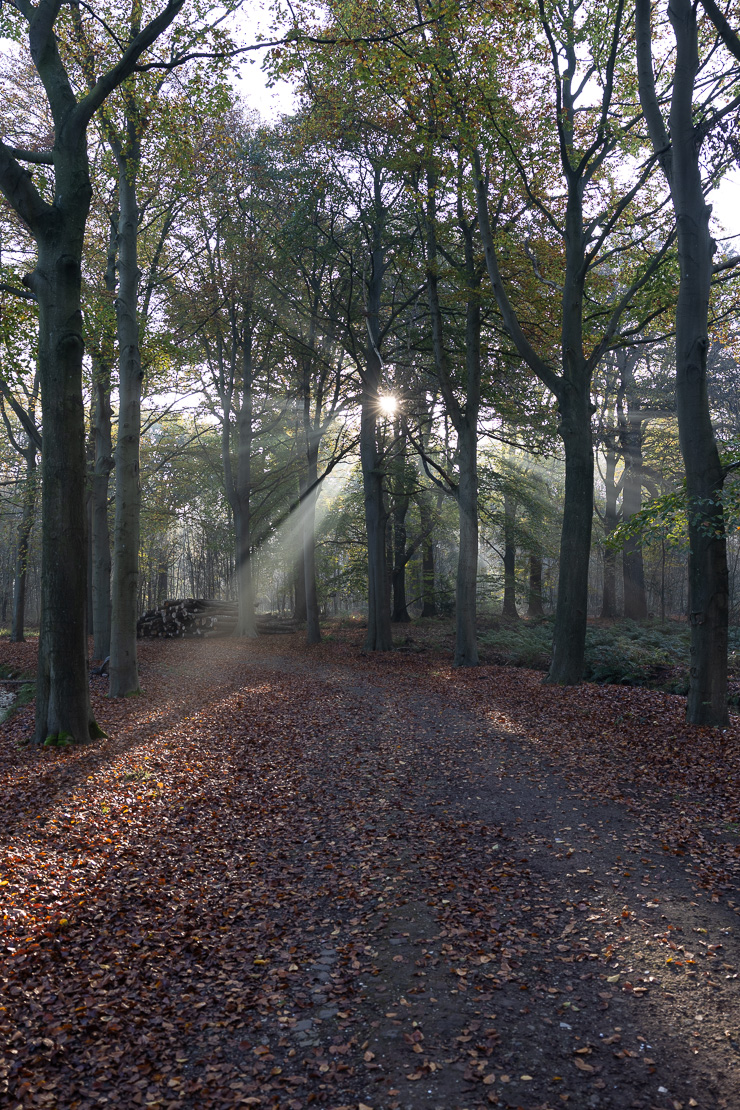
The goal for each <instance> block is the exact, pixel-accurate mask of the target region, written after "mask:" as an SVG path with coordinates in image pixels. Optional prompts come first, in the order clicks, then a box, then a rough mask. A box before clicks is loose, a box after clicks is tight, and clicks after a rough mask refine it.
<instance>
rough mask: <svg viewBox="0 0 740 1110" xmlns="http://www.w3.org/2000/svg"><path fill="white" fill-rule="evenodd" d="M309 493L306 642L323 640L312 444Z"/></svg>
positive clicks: (306, 507) (304, 515) (315, 460)
mask: <svg viewBox="0 0 740 1110" xmlns="http://www.w3.org/2000/svg"><path fill="white" fill-rule="evenodd" d="M307 459H308V473H307V493H306V496H305V499H304V502H303V508H302V525H303V571H304V575H305V591H306V643H308V644H318V643H320V642H321V625H320V623H319V593H318V588H317V585H316V500H317V498H318V495H319V491H318V487H317V479H318V446H317V445H316V446H315V447H314V446H313V445H311V446H310V447H309V450H308V454H307Z"/></svg>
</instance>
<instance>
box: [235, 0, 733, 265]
mask: <svg viewBox="0 0 740 1110" xmlns="http://www.w3.org/2000/svg"><path fill="white" fill-rule="evenodd" d="M268 19H269V16H268V8H267V4H266V3H264V0H257V2H254V3H252V4H251V5H250V9H249V15H246V14H244V15H242V16H241V18H240V23H241V29H242V33H243V36H244V42H245V44H246V43H251V42H255V41H256V36H257V32H258V31H260V30H261V31H262V32H263V33H267V32H268V28H269V22H268ZM247 57H248V59H249V60H248V61H246V62H244V64H243V65H242V66H241V76H240V79H239V80H238V81H237V87H238V89H239V90H240V92H241V93H242V95H243V96H244V98H245V99H246V101H247V104H248V106H249V107H250V108H253V109H255V110H256V111H258V112H259V114H260V115H261V116H262V118H263V119H265V120H267V121H269V120H273V119H275V118H276V117H278V116H279V115H281V114H282V113H286V114H287V113H290V112H291V111H292V110H293V108H294V99H293V94H292V92H291V88H290V85H289V84H288V83H287V82H285V81H283V82H281V83H280V84H279V85H278V86H276V87H275V88H274V89H268V88H267V80H266V77H265V74H264V73H263V72H262V68H261V63H262V57H263V52H262V51H255V52H254V53H253V54H250V55H247ZM709 202H710V204H711V205H712V209H713V213H714V215H715V216H716V217H717V219H718V220H719V221H720V222H721V223H722V224H723V226H724V228H725V229H726V233H727V234H732V235H734V236H738V238H737V239H736V240H735V241H734V242H731V243H730V242H728V243H725V244H723V246H724V247H725V249H726V248H728V247H732V249H734V250H740V169H738V170H736V171H735V172H733V173H729V174H727V176H726V177H725V179H724V181H723V182H722V185H721V186H720V188H719V189H715V190H714V192H713V193H711V194H710V196H709Z"/></svg>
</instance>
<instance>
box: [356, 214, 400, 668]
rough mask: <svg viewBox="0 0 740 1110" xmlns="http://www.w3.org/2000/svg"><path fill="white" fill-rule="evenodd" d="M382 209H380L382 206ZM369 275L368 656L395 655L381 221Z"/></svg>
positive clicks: (365, 428) (363, 433)
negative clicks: (381, 428) (383, 413)
mask: <svg viewBox="0 0 740 1110" xmlns="http://www.w3.org/2000/svg"><path fill="white" fill-rule="evenodd" d="M378 208H380V206H379V205H378ZM373 234H374V239H373V244H372V248H373V249H372V254H371V264H372V267H371V274H370V278H369V280H368V283H367V290H366V296H367V332H368V342H367V347H366V357H365V366H364V370H363V375H362V402H361V412H360V464H361V467H362V488H363V495H364V501H365V529H366V532H367V577H368V613H367V636H366V638H365V649H366V651H391V650H392V648H393V635H392V632H391V614H390V606H389V604H388V565H387V554H386V543H385V530H386V524H387V521H388V512H387V509H386V506H385V496H384V489H383V482H384V478H385V470H384V462H383V458H382V454H381V451H380V449H379V445H378V427H377V424H378V391H379V389H380V380H381V375H382V370H383V364H382V361H381V358H380V350H379V346H378V345H379V343H380V297H381V290H382V287H383V275H384V273H385V263H384V259H383V249H382V240H381V223H380V218H379V217H378V220H377V223H376V226H375V228H374V232H373Z"/></svg>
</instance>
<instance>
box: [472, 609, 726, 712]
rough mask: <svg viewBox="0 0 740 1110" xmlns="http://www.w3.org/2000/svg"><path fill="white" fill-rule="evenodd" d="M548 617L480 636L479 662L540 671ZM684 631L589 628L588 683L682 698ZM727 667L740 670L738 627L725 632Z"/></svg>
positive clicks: (548, 637) (652, 624)
mask: <svg viewBox="0 0 740 1110" xmlns="http://www.w3.org/2000/svg"><path fill="white" fill-rule="evenodd" d="M552 629H553V621H552V619H545V620H542V621H538V622H537V623H534V622H532V623H525V622H521V623H520V624H516V625H509V626H504V625H501V626H499V627H494V628H492V629H490V630H488V631H486V632H483V633H481V636H480V642H481V645H482V647H483V650H484V653H485V658H486V659H488V660H490V661H491V662H498V663H504V664H507V665H509V666H518V667H531V668H533V669H534V670H546V669H547V667H548V665H549V661H550V648H551V644H552ZM688 666H689V629H688V628H687V627H686V626H685V625H681V624H677V623H674V622H670V623H666V624H661V623H660V622H659V621H645V622H643V623H638V622H637V621H632V620H622V621H615V622H614V623H613V624H610V625H589V628H588V630H587V632H586V667H585V674H584V677H585V679H586V681H588V682H598V683H602V684H616V685H623V686H651V687H659V688H661V689H664V690H667V691H669V692H670V693H675V694H685V693H686V691H687V688H688ZM730 668H731V670H735V669H737V668H740V629H732V630H731V634H730Z"/></svg>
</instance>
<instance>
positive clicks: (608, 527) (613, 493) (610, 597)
mask: <svg viewBox="0 0 740 1110" xmlns="http://www.w3.org/2000/svg"><path fill="white" fill-rule="evenodd" d="M604 455H605V458H606V473H605V474H604V487H605V490H606V504H605V506H604V541H605V542H604V555H603V564H604V568H603V569H604V588H603V592H602V595H601V616H602V617H603V618H605V619H609V620H613V619H614V618H615V617H616V615H617V552H616V549H615V548H614V547H612V546H610V544H609V537H610V536H611V534H612V532H613V531H614V529H615V528H616V527H617V524H618V523H619V514H618V509H617V498H618V496H619V486H618V484H617V481H616V470H617V452H616V450H615V448H614V443H613V439H612V437H611V435H610V436H609V438H608V440H607V442H606V444H605V446H604Z"/></svg>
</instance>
